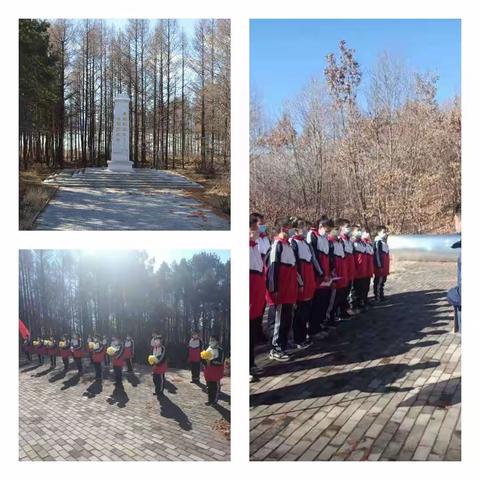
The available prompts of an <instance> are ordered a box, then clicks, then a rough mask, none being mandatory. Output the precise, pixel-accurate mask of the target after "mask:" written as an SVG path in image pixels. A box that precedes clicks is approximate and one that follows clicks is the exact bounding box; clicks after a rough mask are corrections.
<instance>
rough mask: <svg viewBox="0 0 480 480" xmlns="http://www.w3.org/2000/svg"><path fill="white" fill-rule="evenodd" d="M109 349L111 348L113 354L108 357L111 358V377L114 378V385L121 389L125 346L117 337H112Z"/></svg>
mask: <svg viewBox="0 0 480 480" xmlns="http://www.w3.org/2000/svg"><path fill="white" fill-rule="evenodd" d="M110 347H111V348H113V353H112V354H111V355H110V356H111V357H112V366H113V375H114V378H115V382H114V385H115V386H116V387H123V378H122V370H123V364H124V363H125V357H124V355H125V346H124V345H123V342H122V341H121V340H120V339H119V338H118V337H116V336H113V337H112V343H111V345H110Z"/></svg>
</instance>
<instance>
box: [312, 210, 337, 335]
mask: <svg viewBox="0 0 480 480" xmlns="http://www.w3.org/2000/svg"><path fill="white" fill-rule="evenodd" d="M316 225H317V226H318V228H315V227H311V228H310V231H309V232H308V233H307V243H308V244H309V245H311V247H312V250H313V252H314V254H315V257H316V258H317V262H318V264H319V266H320V269H321V270H322V272H323V276H322V277H318V278H317V288H316V290H315V294H314V297H313V302H312V313H311V317H310V328H309V336H310V337H311V338H315V337H318V338H319V339H321V338H325V337H326V336H328V333H327V330H326V325H325V322H326V315H327V309H328V305H329V303H330V298H331V297H332V288H331V258H330V244H329V241H328V235H329V234H330V231H331V230H332V228H333V221H332V220H331V219H329V218H328V217H327V216H326V215H322V216H321V217H320V219H319V220H318V221H317V222H316Z"/></svg>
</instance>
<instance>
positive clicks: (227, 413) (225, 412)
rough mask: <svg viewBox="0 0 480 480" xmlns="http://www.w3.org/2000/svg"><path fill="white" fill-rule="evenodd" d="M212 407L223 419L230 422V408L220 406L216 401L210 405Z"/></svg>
mask: <svg viewBox="0 0 480 480" xmlns="http://www.w3.org/2000/svg"><path fill="white" fill-rule="evenodd" d="M212 407H213V408H214V409H215V410H216V411H217V412H218V413H219V414H220V415H221V416H222V418H223V419H224V420H226V421H227V422H228V423H231V414H230V410H228V409H226V408H225V407H222V406H221V405H219V404H218V403H216V404H215V405H212Z"/></svg>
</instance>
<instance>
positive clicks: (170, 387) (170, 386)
mask: <svg viewBox="0 0 480 480" xmlns="http://www.w3.org/2000/svg"><path fill="white" fill-rule="evenodd" d="M165 388H166V389H167V392H168V393H171V394H172V395H175V394H176V393H177V390H178V388H177V387H176V386H175V385H174V384H173V383H172V382H171V381H170V380H167V379H165Z"/></svg>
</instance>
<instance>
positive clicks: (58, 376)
mask: <svg viewBox="0 0 480 480" xmlns="http://www.w3.org/2000/svg"><path fill="white" fill-rule="evenodd" d="M67 372H68V370H62V371H60V372H58V373H56V374H55V375H52V376H51V377H50V378H49V379H48V381H49V382H50V383H54V382H57V381H58V380H61V379H62V378H65V376H66V375H67Z"/></svg>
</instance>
